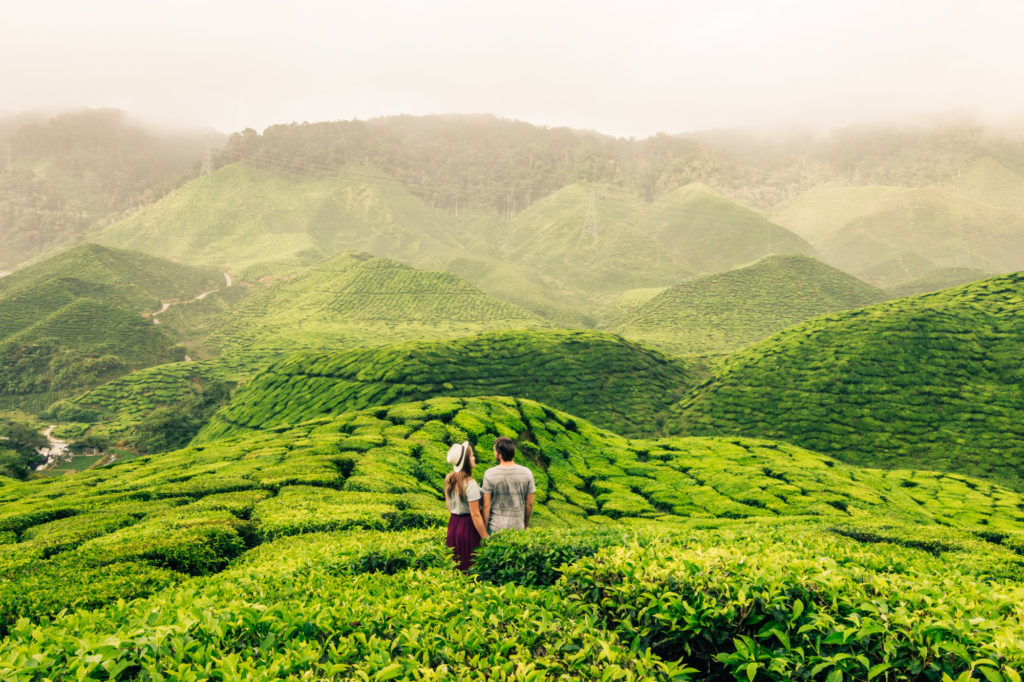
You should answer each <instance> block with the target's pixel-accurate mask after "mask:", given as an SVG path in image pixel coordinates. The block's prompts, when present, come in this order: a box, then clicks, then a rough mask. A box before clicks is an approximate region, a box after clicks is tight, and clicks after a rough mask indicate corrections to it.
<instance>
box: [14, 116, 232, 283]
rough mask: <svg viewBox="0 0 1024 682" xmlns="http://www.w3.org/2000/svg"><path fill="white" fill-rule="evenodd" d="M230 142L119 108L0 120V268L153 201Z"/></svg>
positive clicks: (66, 242)
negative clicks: (169, 127)
mask: <svg viewBox="0 0 1024 682" xmlns="http://www.w3.org/2000/svg"><path fill="white" fill-rule="evenodd" d="M224 140H225V138H224V136H223V135H221V134H220V133H216V132H213V131H212V130H208V131H178V132H168V131H161V130H159V129H157V128H156V127H155V126H149V125H146V124H143V123H139V122H136V121H133V120H131V119H130V118H129V117H128V116H127V115H126V114H125V113H124V112H121V111H117V110H115V109H94V110H84V111H76V112H68V113H64V114H59V115H43V114H31V113H30V114H22V115H9V116H4V115H0V150H2V151H3V152H4V156H3V159H4V161H6V164H5V165H4V166H0V237H2V239H0V241H2V242H3V244H4V248H3V250H0V270H13V269H14V268H16V267H18V266H19V265H21V264H23V263H25V262H26V261H27V260H29V259H30V258H32V257H34V256H37V255H39V254H40V253H43V252H53V251H54V250H55V248H56V247H59V246H61V245H62V246H64V247H65V248H66V247H67V246H71V245H73V244H75V243H76V242H78V241H80V240H81V239H83V237H84V236H85V235H86V233H87V231H88V230H89V228H90V227H91V226H93V225H95V224H96V223H97V222H100V221H103V220H106V219H108V218H109V217H111V216H119V215H120V214H121V212H123V211H125V210H129V209H132V208H133V207H136V206H139V205H143V204H147V203H149V202H152V201H154V200H155V199H157V198H158V197H160V196H161V195H163V194H164V193H165V192H167V191H169V190H170V189H171V188H173V187H174V185H175V184H176V183H178V181H179V180H180V179H181V178H182V177H183V176H186V175H188V174H191V173H193V172H195V171H197V170H198V168H199V163H200V161H201V159H202V156H203V151H204V150H207V149H210V148H211V147H219V146H221V145H222V144H223V143H224Z"/></svg>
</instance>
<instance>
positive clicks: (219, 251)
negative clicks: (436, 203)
mask: <svg viewBox="0 0 1024 682" xmlns="http://www.w3.org/2000/svg"><path fill="white" fill-rule="evenodd" d="M365 177H366V176H365V175H363V174H356V175H352V176H339V177H336V178H322V179H302V180H298V179H289V178H287V177H283V176H281V175H280V174H276V173H273V172H270V171H260V170H254V169H251V168H247V167H245V166H242V165H240V164H235V165H232V166H226V167H224V168H222V169H220V170H218V171H217V172H216V173H214V174H213V175H210V176H205V177H200V178H198V179H196V180H194V181H192V182H190V183H188V184H187V185H185V186H183V187H180V188H178V189H177V190H175V191H174V192H172V193H170V194H169V195H167V196H166V197H164V198H163V199H161V200H160V201H158V202H157V203H156V204H154V205H152V206H149V207H147V208H145V209H143V210H142V211H140V212H139V213H137V214H136V215H134V216H132V217H130V218H127V219H125V220H123V221H121V222H119V223H116V224H114V225H112V226H110V227H109V228H107V229H105V230H104V231H103V232H102V233H100V234H98V235H97V236H96V238H97V239H98V240H101V241H103V242H104V243H111V244H119V245H122V244H123V245H126V246H129V247H130V248H135V249H138V250H140V251H146V252H148V253H154V254H159V255H162V256H165V257H171V258H176V259H179V260H181V261H183V262H187V263H197V264H207V265H213V264H215V265H217V266H220V267H226V268H229V269H232V270H235V271H238V272H241V271H242V270H243V269H245V268H252V269H251V270H250V272H249V274H250V275H256V276H258V275H261V274H274V273H275V272H289V271H294V270H296V269H298V268H299V267H300V266H301V265H303V264H308V263H309V260H308V259H309V258H310V257H313V256H314V255H315V254H318V253H319V254H324V255H328V256H329V255H333V254H335V253H338V252H339V251H358V250H363V251H369V252H372V253H375V254H377V255H387V256H389V257H394V258H400V259H403V260H407V261H409V262H414V263H424V262H428V261H429V262H434V261H433V260H431V259H432V258H433V259H441V258H443V257H444V256H446V255H447V256H449V257H450V254H451V251H452V250H453V249H455V248H456V247H457V245H456V243H455V242H454V241H453V239H452V238H451V237H450V235H449V234H448V233H447V231H446V229H445V227H444V226H443V221H442V219H441V218H440V217H439V214H438V213H437V212H436V211H434V210H433V209H431V208H429V207H427V206H426V205H424V204H423V203H422V202H421V201H420V200H419V199H417V198H415V197H414V196H412V195H411V194H409V192H407V191H406V190H405V189H403V188H401V187H400V186H398V185H397V184H395V183H393V182H390V181H387V180H382V181H379V182H378V181H371V180H366V179H365ZM311 254H312V255H311ZM321 257H323V256H321ZM260 264H263V265H262V266H260ZM254 266H259V267H254Z"/></svg>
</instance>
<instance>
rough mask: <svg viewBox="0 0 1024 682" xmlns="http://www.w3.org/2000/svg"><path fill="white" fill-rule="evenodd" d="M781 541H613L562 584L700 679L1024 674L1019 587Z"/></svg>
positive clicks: (607, 622) (613, 625)
mask: <svg viewBox="0 0 1024 682" xmlns="http://www.w3.org/2000/svg"><path fill="white" fill-rule="evenodd" d="M779 540H780V538H776V539H774V540H769V541H767V542H761V543H756V542H753V543H752V542H750V541H747V542H745V543H737V544H739V545H743V544H745V545H746V547H743V546H736V545H733V546H729V547H707V546H699V545H697V546H693V547H691V548H688V549H683V548H680V547H668V546H664V545H661V546H654V547H650V548H639V547H630V548H619V549H614V550H610V551H606V552H603V553H600V554H598V555H596V556H594V557H590V558H586V559H583V560H581V561H580V562H578V563H577V564H575V565H573V566H570V567H568V568H566V570H565V578H564V580H563V582H562V583H560V584H559V585H560V588H561V589H562V590H565V591H566V592H567V593H568V594H570V595H574V596H575V598H577V599H579V600H581V601H584V602H587V603H593V604H595V605H596V606H597V607H598V610H599V613H600V615H601V620H600V623H601V625H602V626H603V627H606V628H609V629H612V630H614V631H616V632H617V633H618V634H619V636H620V637H622V638H623V639H624V640H626V641H632V642H633V646H634V647H638V648H640V649H645V648H646V647H651V649H652V650H653V651H654V652H655V653H657V654H658V655H660V656H662V657H663V658H666V659H669V660H676V659H681V660H685V661H687V662H688V663H689V664H690V665H693V666H695V667H697V668H699V669H700V670H701V671H702V672H703V673H704V674H705V675H706V679H730V678H733V677H735V678H738V679H742V678H747V679H749V680H754V679H755V678H756V679H762V680H794V679H799V680H809V679H827V680H829V682H836V681H838V680H843V679H856V680H860V679H874V678H879V679H891V678H892V677H895V678H896V679H915V680H936V681H939V680H946V679H950V678H957V677H958V676H959V675H961V674H963V673H968V675H967V678H970V677H971V675H970V674H969V673H970V672H971V671H977V672H980V673H982V674H984V675H985V676H986V677H987V678H988V679H993V680H1002V679H1006V680H1017V679H1019V678H1018V677H1017V676H1016V675H1017V673H1016V672H1015V670H1016V669H1018V668H1020V667H1021V666H1022V665H1024V637H1022V634H1021V633H1022V632H1024V605H1022V602H1024V587H1020V586H1016V587H1013V586H1002V585H999V584H996V583H986V582H982V581H976V580H965V579H964V576H963V575H962V574H958V573H956V572H952V571H949V572H945V573H943V572H941V571H940V572H938V573H933V572H931V571H927V572H926V571H917V570H913V569H911V570H910V571H908V572H906V573H904V572H889V571H886V570H884V569H882V570H879V569H878V568H868V567H865V566H862V565H858V564H857V563H855V562H854V563H847V562H846V561H843V559H842V557H840V558H839V559H836V558H833V557H832V556H828V555H827V553H828V552H829V551H834V547H833V548H832V549H831V550H830V548H829V545H828V544H827V543H823V542H822V541H820V540H817V541H812V542H808V541H806V540H802V539H801V538H800V537H798V536H797V537H793V536H790V537H787V538H785V541H784V542H780V541H779ZM755 548H756V549H757V551H756V552H752V551H751V550H752V549H755ZM826 675H827V678H825V676H826ZM883 675H884V677H880V676H883Z"/></svg>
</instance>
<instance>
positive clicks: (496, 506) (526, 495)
mask: <svg viewBox="0 0 1024 682" xmlns="http://www.w3.org/2000/svg"><path fill="white" fill-rule="evenodd" d="M515 454H516V444H515V443H513V442H512V439H511V438H506V437H505V436H501V437H500V438H498V439H497V440H495V441H494V457H495V459H496V460H497V462H498V466H493V467H491V468H490V469H488V470H487V473H485V474H484V482H483V485H482V486H480V490H481V491H482V492H483V497H484V525H486V526H487V532H488V533H491V534H492V535H493V534H494V533H497V532H498V531H502V530H507V529H509V528H514V529H519V530H521V529H523V528H526V527H528V526H529V525H530V516H532V515H533V494H534V493H535V492H537V484H536V483H534V481H533V472H532V471H530V470H529V469H527V468H526V467H524V466H519V465H518V464H516V463H515V462H513V461H512V458H513V457H515Z"/></svg>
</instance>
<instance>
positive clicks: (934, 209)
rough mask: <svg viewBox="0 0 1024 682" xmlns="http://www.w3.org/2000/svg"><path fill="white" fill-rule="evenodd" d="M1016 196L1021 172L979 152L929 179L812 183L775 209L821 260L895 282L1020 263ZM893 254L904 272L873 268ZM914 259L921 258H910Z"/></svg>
mask: <svg viewBox="0 0 1024 682" xmlns="http://www.w3.org/2000/svg"><path fill="white" fill-rule="evenodd" d="M1021 196H1024V176H1022V175H1021V174H1020V173H1019V172H1016V171H1013V170H1011V169H1009V168H1007V167H1006V166H1004V165H1002V164H1000V163H999V162H997V161H995V160H994V159H991V158H981V159H977V160H975V161H974V162H972V163H968V164H965V165H964V166H962V167H961V168H960V169H959V171H958V174H957V175H956V176H955V177H951V178H947V179H945V180H944V181H943V182H941V183H936V184H933V185H928V186H920V187H820V188H815V189H812V190H810V191H808V192H806V193H805V194H802V195H800V196H798V197H796V198H794V199H792V200H790V201H788V202H786V203H785V204H783V205H782V206H780V207H779V208H778V209H777V210H776V211H775V213H774V217H775V219H776V220H778V221H779V223H780V224H783V225H785V226H787V227H789V228H791V229H792V230H794V231H795V232H797V233H799V234H801V235H803V236H804V237H806V238H807V239H809V240H811V241H812V243H813V244H814V245H815V247H816V248H817V249H818V250H819V252H820V253H821V254H822V258H823V260H825V261H826V262H827V263H830V264H832V265H835V266H836V267H838V268H841V269H843V270H846V271H848V272H852V273H854V274H857V275H859V276H861V277H864V278H865V279H868V281H871V282H872V283H875V284H877V285H879V286H894V285H896V284H901V283H903V282H906V281H908V280H912V279H915V278H919V277H923V276H925V275H926V274H927V273H928V271H929V270H931V269H933V268H939V267H942V268H947V267H957V268H964V267H966V268H980V269H983V270H985V271H988V272H1008V271H1014V270H1019V269H1021V268H1022V267H1024V200H1022V199H1021ZM896 258H900V259H901V260H902V261H904V263H905V267H904V270H905V272H899V271H896V272H893V273H890V276H889V277H885V276H880V274H881V273H877V274H876V273H873V272H872V270H873V269H877V267H878V266H879V264H880V263H881V262H882V261H885V260H892V259H896ZM918 259H919V260H921V261H922V265H921V266H915V265H914V264H913V262H914V261H915V260H918ZM895 277H899V278H898V279H897V278H895Z"/></svg>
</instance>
